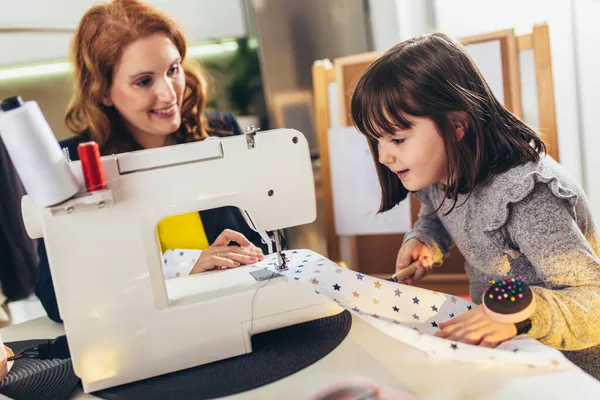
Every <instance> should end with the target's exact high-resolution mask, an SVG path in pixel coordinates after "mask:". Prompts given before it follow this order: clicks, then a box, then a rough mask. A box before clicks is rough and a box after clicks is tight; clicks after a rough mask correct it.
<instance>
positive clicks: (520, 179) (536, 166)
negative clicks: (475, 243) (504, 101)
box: [473, 156, 587, 231]
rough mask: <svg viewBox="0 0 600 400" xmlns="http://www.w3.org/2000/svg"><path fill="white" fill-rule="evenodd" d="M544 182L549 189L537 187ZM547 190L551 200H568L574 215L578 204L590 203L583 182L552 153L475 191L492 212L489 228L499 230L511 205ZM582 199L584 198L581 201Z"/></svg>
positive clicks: (514, 169) (546, 193)
mask: <svg viewBox="0 0 600 400" xmlns="http://www.w3.org/2000/svg"><path fill="white" fill-rule="evenodd" d="M540 186H542V187H543V188H545V189H546V190H535V189H536V188H539V187H540ZM542 193H545V196H546V200H547V201H560V202H566V204H567V206H568V208H569V209H570V211H572V214H573V215H577V210H576V208H578V207H581V206H582V205H585V204H587V198H586V196H585V193H584V191H583V189H582V188H581V186H580V185H579V183H578V182H577V181H576V180H575V178H574V177H573V176H572V175H571V174H569V172H568V171H567V170H566V169H565V168H564V167H562V166H561V165H560V164H559V163H557V162H556V161H555V160H554V159H552V158H551V157H549V156H542V157H541V158H540V160H539V161H538V162H529V163H527V164H523V165H519V166H516V167H514V168H511V169H509V170H507V171H505V172H503V173H501V174H499V175H497V176H495V177H494V178H493V179H492V180H491V181H490V182H488V183H486V184H485V185H481V186H480V187H478V188H477V189H476V190H475V191H474V193H473V195H474V196H475V197H476V198H477V200H478V203H479V204H480V205H481V206H482V207H485V211H487V212H488V213H489V218H488V226H487V227H486V230H488V231H491V230H497V229H499V228H501V227H502V226H504V224H505V223H506V222H507V220H508V218H509V216H510V212H511V209H513V208H514V207H518V205H519V204H520V203H522V202H523V201H524V200H525V199H530V198H531V196H536V195H542ZM580 200H584V201H583V202H580Z"/></svg>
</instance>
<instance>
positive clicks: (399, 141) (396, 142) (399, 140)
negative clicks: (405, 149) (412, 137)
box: [390, 138, 405, 144]
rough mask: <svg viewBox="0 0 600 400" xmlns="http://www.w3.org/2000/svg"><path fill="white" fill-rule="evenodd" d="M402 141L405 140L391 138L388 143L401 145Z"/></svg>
mask: <svg viewBox="0 0 600 400" xmlns="http://www.w3.org/2000/svg"><path fill="white" fill-rule="evenodd" d="M404 140H405V139H404V138H393V139H392V140H390V141H391V142H392V143H394V144H402V143H404Z"/></svg>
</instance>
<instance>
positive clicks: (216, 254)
mask: <svg viewBox="0 0 600 400" xmlns="http://www.w3.org/2000/svg"><path fill="white" fill-rule="evenodd" d="M230 242H236V243H238V244H239V245H240V246H229V243H230ZM264 258H265V257H264V256H263V252H262V250H261V249H260V248H259V247H256V246H255V245H254V244H252V243H251V242H250V241H249V240H248V239H246V237H245V236H244V235H242V234H241V233H239V232H236V231H232V230H231V229H225V230H224V231H223V232H222V233H221V234H220V235H219V236H218V237H217V238H216V239H215V241H214V242H213V244H211V245H210V247H209V248H207V249H205V250H202V254H200V257H199V258H198V261H196V264H195V265H194V268H192V271H191V272H190V274H198V273H201V272H206V271H210V270H212V269H215V268H219V269H225V268H237V267H239V266H240V265H247V264H256V263H257V262H259V261H262V260H263V259H264Z"/></svg>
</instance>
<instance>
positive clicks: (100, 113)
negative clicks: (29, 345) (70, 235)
mask: <svg viewBox="0 0 600 400" xmlns="http://www.w3.org/2000/svg"><path fill="white" fill-rule="evenodd" d="M186 49H187V48H186V40H185V38H184V35H183V33H182V31H181V30H180V28H179V27H178V26H177V25H176V24H175V23H174V21H172V20H170V19H169V18H167V17H166V16H165V15H164V14H162V13H161V12H159V11H158V10H156V9H154V8H153V7H151V6H149V5H148V4H145V3H143V2H142V1H138V0H113V1H109V2H104V3H100V4H98V5H96V6H94V7H92V8H91V9H90V10H88V11H87V12H86V14H85V15H84V16H83V18H82V19H81V21H80V23H79V26H78V27H77V30H76V32H75V35H74V37H73V43H72V47H71V62H72V64H73V72H74V77H75V92H74V95H73V98H72V100H71V103H70V105H69V107H68V109H67V114H66V117H65V122H66V125H67V127H68V128H69V129H70V130H71V131H72V132H73V133H74V134H75V137H73V138H71V139H67V140H65V141H63V142H61V145H62V147H66V148H67V149H68V150H69V154H70V155H71V156H72V157H73V158H76V157H77V154H78V152H77V148H78V146H79V145H80V144H81V143H83V142H87V141H95V142H96V143H98V145H99V148H100V153H101V155H109V154H115V153H122V152H129V151H134V150H142V149H149V148H156V147H163V146H169V145H173V144H182V143H186V142H193V141H198V140H204V139H206V138H208V137H210V136H227V135H235V134H240V133H241V132H240V128H239V125H238V124H237V122H236V121H235V119H234V117H233V116H232V115H231V114H219V113H205V109H204V108H205V104H206V82H205V79H204V77H203V74H202V70H201V68H200V66H199V65H196V64H193V63H191V62H189V61H188V60H187V59H186ZM201 179H202V177H198V182H189V183H188V184H190V185H198V184H201ZM184 184H185V183H184ZM157 190H160V188H157ZM156 229H157V232H156V233H157V236H158V239H159V243H160V246H161V249H160V250H161V252H162V253H163V261H164V263H163V265H164V268H165V271H164V272H165V277H166V278H167V279H170V278H176V277H179V276H185V275H188V274H195V273H202V272H206V271H209V270H212V269H224V268H236V267H239V266H240V265H245V264H254V263H256V262H258V261H260V260H262V259H263V251H266V250H267V245H266V244H265V243H263V241H262V238H261V237H260V235H259V234H258V233H257V232H255V231H253V230H252V229H250V228H249V227H248V225H247V224H246V222H245V220H244V219H243V217H242V215H241V214H240V212H239V210H238V209H237V208H235V207H221V208H216V209H211V210H201V211H199V212H191V213H188V214H182V215H174V216H169V217H166V218H164V219H162V220H161V221H160V222H159V223H158V226H157V227H156ZM38 253H39V256H40V257H39V258H40V264H39V268H38V269H39V275H38V283H37V288H36V294H37V295H38V297H39V298H40V300H41V301H42V304H43V305H44V308H45V309H46V311H47V312H48V315H49V317H50V318H52V319H53V320H60V315H59V310H58V305H57V302H56V297H55V293H54V288H53V285H52V277H51V275H50V269H49V263H48V257H47V254H46V250H45V247H44V242H43V241H40V243H39V248H38Z"/></svg>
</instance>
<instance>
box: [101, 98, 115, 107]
mask: <svg viewBox="0 0 600 400" xmlns="http://www.w3.org/2000/svg"><path fill="white" fill-rule="evenodd" d="M102 104H104V105H105V106H106V107H112V105H113V102H112V100H111V98H110V95H107V96H104V97H102Z"/></svg>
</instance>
